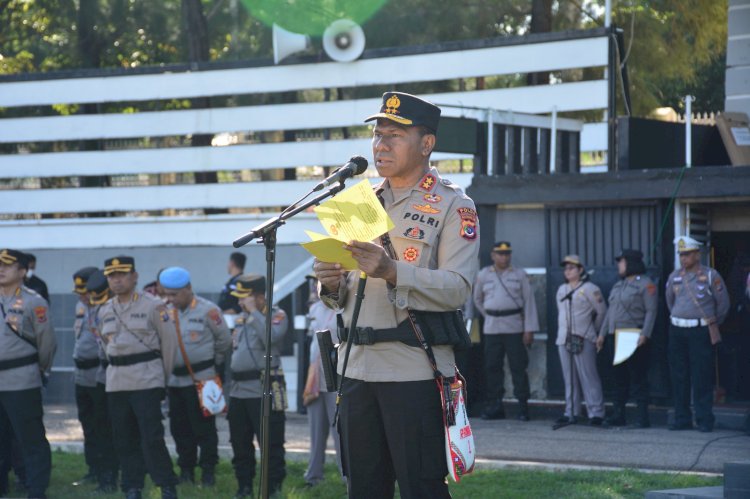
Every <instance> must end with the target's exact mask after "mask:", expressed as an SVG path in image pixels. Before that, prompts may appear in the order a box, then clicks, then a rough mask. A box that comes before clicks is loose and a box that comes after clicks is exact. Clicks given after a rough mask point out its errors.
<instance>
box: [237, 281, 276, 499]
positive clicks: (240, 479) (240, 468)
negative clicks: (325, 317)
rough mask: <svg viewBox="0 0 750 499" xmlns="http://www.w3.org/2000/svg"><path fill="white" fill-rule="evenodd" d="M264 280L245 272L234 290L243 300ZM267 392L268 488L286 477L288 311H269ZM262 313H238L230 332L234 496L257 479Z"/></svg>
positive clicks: (262, 286) (244, 492)
mask: <svg viewBox="0 0 750 499" xmlns="http://www.w3.org/2000/svg"><path fill="white" fill-rule="evenodd" d="M265 289H266V280H265V278H264V277H262V276H255V275H243V276H241V277H240V278H239V279H238V280H237V281H236V288H235V290H234V291H232V293H234V296H236V297H238V298H245V297H247V296H250V295H251V294H253V293H264V292H265ZM271 315H272V324H271V355H272V357H273V359H272V363H271V391H272V394H273V398H272V399H273V403H272V406H271V417H270V421H269V439H268V440H269V449H268V491H269V494H274V493H275V492H276V491H280V490H281V485H282V482H283V481H284V477H286V464H285V461H284V429H285V425H286V423H285V422H286V416H285V414H284V410H285V409H286V405H287V401H286V382H285V380H284V373H283V372H282V370H281V344H282V342H283V340H284V336H285V335H286V332H287V330H288V328H289V319H288V318H287V315H286V313H285V312H284V311H283V310H282V309H280V308H278V307H273V308H272V309H271ZM265 339H266V316H265V311H261V310H255V311H254V312H252V313H247V312H243V313H242V314H241V315H239V316H238V317H237V319H236V322H235V327H234V329H233V331H232V359H231V377H232V386H231V389H230V391H229V414H228V415H227V419H228V420H229V439H230V440H231V443H232V453H233V455H234V457H233V458H232V466H234V474H235V477H236V478H237V484H238V485H239V492H238V494H237V496H238V497H251V496H252V484H253V479H254V478H255V447H254V445H253V437H256V438H257V439H258V441H259V442H260V440H261V437H262V436H261V434H260V430H261V401H262V396H263V380H262V378H261V371H262V370H263V369H264V368H265V362H266V361H265V355H266V344H265Z"/></svg>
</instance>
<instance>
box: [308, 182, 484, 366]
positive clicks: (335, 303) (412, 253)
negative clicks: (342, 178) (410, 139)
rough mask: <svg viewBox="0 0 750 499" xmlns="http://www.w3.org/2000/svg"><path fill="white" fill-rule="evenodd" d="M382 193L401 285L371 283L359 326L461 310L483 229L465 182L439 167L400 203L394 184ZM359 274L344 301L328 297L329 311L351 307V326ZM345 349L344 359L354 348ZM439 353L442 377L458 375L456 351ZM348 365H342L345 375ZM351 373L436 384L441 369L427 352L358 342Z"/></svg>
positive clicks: (437, 349) (349, 281) (342, 293)
mask: <svg viewBox="0 0 750 499" xmlns="http://www.w3.org/2000/svg"><path fill="white" fill-rule="evenodd" d="M376 192H377V193H379V194H380V195H381V197H382V199H383V201H384V207H385V210H386V212H387V213H388V215H389V216H390V217H391V219H392V220H393V222H394V224H395V228H393V229H392V230H391V231H390V232H389V235H390V238H391V241H392V243H393V247H394V249H395V251H396V254H397V256H398V261H397V262H396V268H397V282H396V286H395V287H392V286H389V285H388V284H387V283H386V281H385V280H383V279H375V278H370V279H368V280H367V285H366V288H365V299H364V302H363V304H362V308H361V309H360V313H359V319H358V321H357V327H372V328H373V329H385V328H394V327H396V326H397V325H398V324H399V323H400V322H401V321H403V320H405V319H406V318H407V317H408V313H407V311H406V308H407V307H409V308H411V309H413V310H423V311H450V310H458V309H460V308H461V307H462V306H463V305H464V303H466V300H467V299H468V298H469V297H470V296H471V284H472V282H474V278H475V277H476V273H477V269H478V252H479V224H478V221H477V216H476V211H475V209H474V202H473V201H472V200H471V199H470V198H469V197H468V196H467V195H466V194H464V192H463V191H462V190H461V188H460V187H458V186H457V185H455V184H453V183H451V182H450V181H449V180H440V176H439V175H438V172H437V170H436V169H435V168H431V169H430V170H429V172H428V173H427V174H426V175H425V176H424V177H422V179H421V180H420V181H419V182H417V184H416V185H415V186H414V187H413V188H412V189H411V190H410V191H409V192H407V193H406V194H403V195H401V196H400V197H399V198H398V199H394V194H393V191H392V190H391V188H390V184H389V183H388V180H385V181H384V182H383V183H382V184H381V185H380V186H379V187H378V188H377V190H376ZM374 242H375V243H376V244H380V241H379V240H376V241H374ZM359 274H360V272H359V271H353V272H349V273H348V274H347V276H346V281H345V283H343V282H342V284H341V285H340V286H339V290H338V296H336V295H326V294H325V293H324V294H322V295H321V299H322V300H323V301H324V303H326V305H327V306H329V307H331V308H344V323H345V325H346V327H349V325H350V324H351V318H352V311H353V309H354V302H355V294H356V289H357V284H358V282H359ZM340 348H341V350H339V355H340V356H341V355H343V352H344V350H343V349H345V348H346V344H345V343H342V345H341V346H340ZM432 350H433V352H434V354H435V360H436V361H437V367H438V369H439V370H440V372H442V373H443V374H444V375H446V376H451V375H452V374H453V372H454V369H455V367H454V366H455V358H454V355H453V347H451V346H448V345H441V346H434V347H433V348H432ZM340 358H343V357H340ZM342 367H343V362H339V363H338V370H339V374H340V373H341V369H342ZM346 376H347V377H348V378H353V379H359V380H363V381H420V380H428V379H432V378H433V372H432V367H431V366H430V363H429V362H428V359H427V355H426V354H425V352H424V351H423V350H422V349H421V348H416V347H410V346H407V345H406V344H404V343H402V342H400V341H389V342H383V343H376V344H374V345H352V348H351V353H350V356H349V364H348V366H347V370H346Z"/></svg>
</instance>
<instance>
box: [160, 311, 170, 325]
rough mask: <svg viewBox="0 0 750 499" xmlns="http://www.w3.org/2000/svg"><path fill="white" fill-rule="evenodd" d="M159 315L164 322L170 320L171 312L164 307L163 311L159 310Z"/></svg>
mask: <svg viewBox="0 0 750 499" xmlns="http://www.w3.org/2000/svg"><path fill="white" fill-rule="evenodd" d="M159 316H160V317H161V321H162V322H169V312H167V311H166V310H164V309H162V311H161V312H159Z"/></svg>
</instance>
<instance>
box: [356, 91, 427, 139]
mask: <svg viewBox="0 0 750 499" xmlns="http://www.w3.org/2000/svg"><path fill="white" fill-rule="evenodd" d="M378 118H384V119H387V120H391V121H395V122H396V123H400V124H401V125H409V126H418V125H421V126H424V127H427V128H429V129H430V130H432V131H433V132H437V129H438V124H439V122H440V108H439V107H437V106H436V105H435V104H433V103H432V102H427V101H426V100H424V99H420V98H419V97H417V96H415V95H411V94H405V93H403V92H386V93H384V94H383V104H382V105H381V106H380V112H379V113H378V114H373V115H372V116H369V117H368V118H367V119H366V120H365V122H367V121H372V120H376V119H378Z"/></svg>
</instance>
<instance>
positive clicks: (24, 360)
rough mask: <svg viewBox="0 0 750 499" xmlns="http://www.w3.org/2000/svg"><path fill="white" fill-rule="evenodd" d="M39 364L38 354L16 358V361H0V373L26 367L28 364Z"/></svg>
mask: <svg viewBox="0 0 750 499" xmlns="http://www.w3.org/2000/svg"><path fill="white" fill-rule="evenodd" d="M37 362H39V354H38V353H32V354H30V355H27V356H26V357H18V358H17V359H9V360H0V371H7V370H8V369H15V368H16V367H23V366H28V365H30V364H36V363H37Z"/></svg>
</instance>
